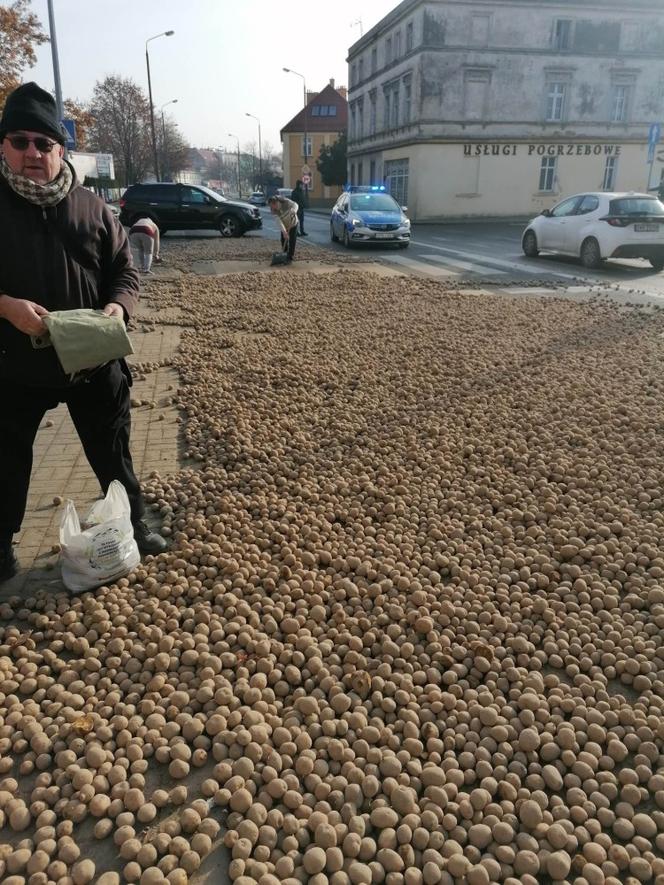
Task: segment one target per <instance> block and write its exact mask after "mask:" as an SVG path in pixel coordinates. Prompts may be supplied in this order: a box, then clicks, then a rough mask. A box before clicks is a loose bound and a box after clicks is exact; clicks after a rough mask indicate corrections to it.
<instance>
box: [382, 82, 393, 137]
mask: <svg viewBox="0 0 664 885" xmlns="http://www.w3.org/2000/svg"><path fill="white" fill-rule="evenodd" d="M390 97H391V96H390V91H389V89H386V90H385V114H384V115H383V129H389V128H390Z"/></svg>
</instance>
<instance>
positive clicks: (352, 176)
mask: <svg viewBox="0 0 664 885" xmlns="http://www.w3.org/2000/svg"><path fill="white" fill-rule="evenodd" d="M350 183H351V184H355V163H351V164H350Z"/></svg>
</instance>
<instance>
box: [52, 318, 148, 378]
mask: <svg viewBox="0 0 664 885" xmlns="http://www.w3.org/2000/svg"><path fill="white" fill-rule="evenodd" d="M43 320H44V325H45V326H46V328H47V330H48V333H49V336H50V339H51V343H52V345H53V347H54V348H55V352H56V353H57V355H58V359H59V360H60V364H61V365H62V368H63V369H64V371H65V372H66V373H67V374H68V375H72V374H74V373H75V372H81V371H83V370H84V369H94V368H96V367H97V366H102V365H104V363H108V362H110V361H111V360H117V359H121V358H122V357H124V356H128V355H129V354H130V353H133V352H134V349H133V347H132V346H131V341H130V340H129V335H127V330H126V328H125V324H124V322H123V320H122V319H121V318H120V317H109V316H106V314H105V313H103V312H102V311H101V310H87V309H85V308H81V309H78V310H55V311H53V312H52V313H49V314H47V315H46V316H45V317H43Z"/></svg>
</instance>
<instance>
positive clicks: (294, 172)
mask: <svg viewBox="0 0 664 885" xmlns="http://www.w3.org/2000/svg"><path fill="white" fill-rule="evenodd" d="M346 96H347V92H346V88H345V87H344V86H339V87H335V85H334V80H330V82H329V84H328V85H327V86H326V87H325V89H323V90H322V92H318V93H312V92H309V93H307V104H306V107H303V108H302V110H301V111H299V113H297V114H296V115H295V116H294V117H293V119H292V120H290V121H289V122H288V123H286V125H285V126H284V128H283V129H282V130H281V141H282V144H283V151H284V159H283V162H284V187H290V188H294V187H295V182H296V181H297V180H298V178H299V179H302V178H303V176H305V175H308V176H309V184H308V196H309V205H310V206H329V205H331V204H333V203H334V202H335V201H336V199H337V197H338V196H339V194H340V192H341V187H336V186H335V187H328V186H327V185H324V184H323V182H322V180H321V177H320V173H319V172H318V169H317V168H316V159H317V158H318V156H319V155H320V149H321V147H322V146H323V145H327V146H329V145H332V144H334V142H335V141H336V140H337V139H338V138H339V136H340V135H342V134H343V133H344V132H346V130H347V128H348V101H347V98H346ZM305 115H306V116H305ZM305 133H306V142H305ZM306 169H308V170H309V171H308V172H306V171H305V170H306Z"/></svg>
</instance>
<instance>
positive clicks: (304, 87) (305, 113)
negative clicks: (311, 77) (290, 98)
mask: <svg viewBox="0 0 664 885" xmlns="http://www.w3.org/2000/svg"><path fill="white" fill-rule="evenodd" d="M283 70H284V71H285V72H286V73H287V74H295V76H296V77H300V79H301V80H302V87H303V90H304V150H303V151H302V153H303V155H304V165H305V166H306V165H307V158H308V155H309V139H308V138H307V83H306V81H305V79H304V74H298V72H297V71H293V70H292V69H291V68H284V69H283ZM307 190H308V188H307V186H306V185H305V187H304V191H305V193H306V192H307Z"/></svg>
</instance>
